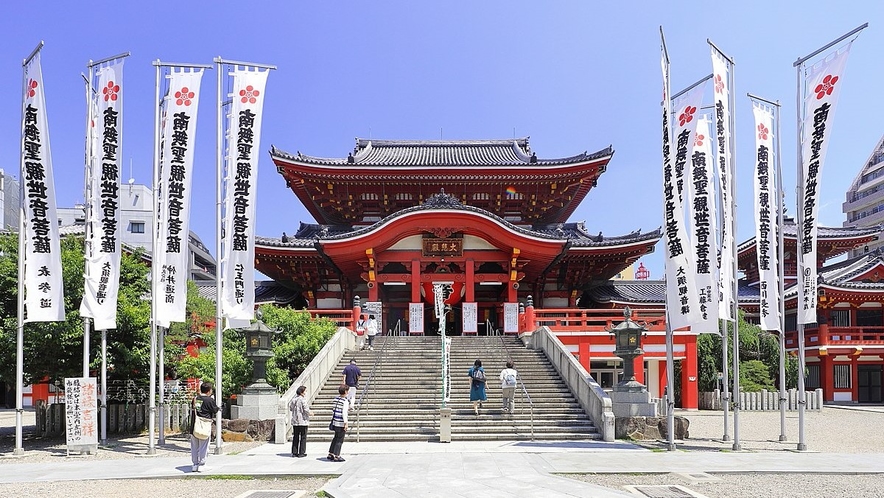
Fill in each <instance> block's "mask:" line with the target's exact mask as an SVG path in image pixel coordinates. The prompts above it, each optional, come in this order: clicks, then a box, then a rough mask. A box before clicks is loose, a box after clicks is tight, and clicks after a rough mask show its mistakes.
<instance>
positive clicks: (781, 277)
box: [774, 100, 787, 442]
mask: <svg viewBox="0 0 884 498" xmlns="http://www.w3.org/2000/svg"><path fill="white" fill-rule="evenodd" d="M774 112H775V116H776V120H777V131H776V137H775V138H776V141H775V142H774V147H775V150H776V155H777V157H776V165H775V166H776V168H777V227H778V230H777V247H778V249H777V256H778V257H779V261H778V264H777V281H778V282H779V285H778V286H777V287H778V288H777V290H778V291H779V293H780V299H779V301H780V302H779V309H780V438H779V440H780V441H781V442H782V441H786V439H787V438H786V256H785V251H786V250H785V244H784V242H783V238H784V237H783V214H784V213H785V211H786V205H785V199H784V196H785V190H784V188H785V187H783V163H782V160H781V159H780V101H779V100H778V101H776V104H775V106H774Z"/></svg>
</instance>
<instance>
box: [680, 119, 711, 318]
mask: <svg viewBox="0 0 884 498" xmlns="http://www.w3.org/2000/svg"><path fill="white" fill-rule="evenodd" d="M711 125H712V122H711V120H710V119H709V117H708V116H705V115H704V116H701V117H700V118H699V120H698V121H697V129H696V131H695V132H694V141H693V146H692V149H691V172H690V179H689V181H688V182H687V185H688V195H687V199H688V200H687V201H686V202H687V204H688V205H689V206H690V207H691V210H690V213H691V214H690V217H689V220H688V221H689V222H690V225H691V230H690V233H691V240H692V243H693V250H694V268H695V273H696V282H697V295H698V297H699V299H700V321H699V322H698V323H697V325H696V326H695V327H692V330H693V331H695V332H700V333H703V332H709V333H716V334H717V333H718V242H717V240H716V234H717V233H718V218H717V216H718V212H717V210H716V208H715V199H716V195H715V194H716V190H715V161H714V159H713V156H712V135H711V130H712V128H711Z"/></svg>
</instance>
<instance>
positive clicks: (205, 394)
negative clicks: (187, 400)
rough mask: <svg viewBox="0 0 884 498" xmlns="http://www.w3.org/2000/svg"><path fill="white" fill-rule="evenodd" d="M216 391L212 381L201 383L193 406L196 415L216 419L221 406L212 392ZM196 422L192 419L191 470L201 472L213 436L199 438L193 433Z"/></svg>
mask: <svg viewBox="0 0 884 498" xmlns="http://www.w3.org/2000/svg"><path fill="white" fill-rule="evenodd" d="M214 391H215V385H214V384H212V383H211V382H203V383H202V384H201V385H200V394H199V395H198V396H196V397H195V398H193V407H194V409H195V410H196V414H195V415H196V416H197V417H202V418H208V419H214V418H215V414H216V413H218V412H219V411H220V410H221V408H218V404H217V403H215V398H213V397H212V394H213V393H214ZM195 423H196V419H195V418H194V420H192V421H191V423H190V461H191V462H193V467H191V469H190V470H191V472H199V471H200V467H203V466H205V465H206V457H207V456H208V454H209V442H210V441H211V440H212V436H211V435H209V437H207V438H206V439H199V438H197V437H196V436H194V435H193V425H194V424H195Z"/></svg>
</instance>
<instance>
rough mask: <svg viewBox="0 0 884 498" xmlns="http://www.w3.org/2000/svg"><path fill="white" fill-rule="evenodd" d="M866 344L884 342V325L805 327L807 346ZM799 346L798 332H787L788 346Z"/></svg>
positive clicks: (790, 347)
mask: <svg viewBox="0 0 884 498" xmlns="http://www.w3.org/2000/svg"><path fill="white" fill-rule="evenodd" d="M864 344H884V327H875V326H854V327H832V326H823V327H813V328H811V327H805V329H804V345H805V347H817V346H833V347H837V346H844V347H855V346H862V345H864ZM797 347H798V332H797V331H794V330H793V331H789V332H786V348H787V349H794V348H797Z"/></svg>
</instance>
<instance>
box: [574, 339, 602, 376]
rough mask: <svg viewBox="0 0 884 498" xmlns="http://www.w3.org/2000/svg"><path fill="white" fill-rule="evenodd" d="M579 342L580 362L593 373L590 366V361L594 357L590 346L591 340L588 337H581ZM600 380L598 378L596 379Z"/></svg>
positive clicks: (578, 357)
mask: <svg viewBox="0 0 884 498" xmlns="http://www.w3.org/2000/svg"><path fill="white" fill-rule="evenodd" d="M579 341H580V342H578V344H579V346H578V349H577V351H578V356H577V359H578V360H579V361H580V364H581V365H583V368H585V369H586V371H587V372H589V374H590V375H592V369H590V368H589V365H590V361H591V359H592V355H591V354H590V351H589V347H590V342H589V338H588V337H581V338H580V339H579ZM596 380H598V379H596Z"/></svg>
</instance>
